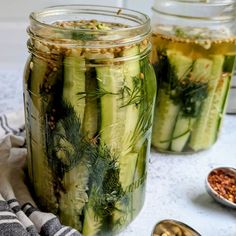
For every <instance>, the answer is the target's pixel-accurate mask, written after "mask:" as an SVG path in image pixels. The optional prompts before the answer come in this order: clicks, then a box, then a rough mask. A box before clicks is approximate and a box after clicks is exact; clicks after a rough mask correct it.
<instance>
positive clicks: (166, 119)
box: [152, 89, 180, 151]
mask: <svg viewBox="0 0 236 236" xmlns="http://www.w3.org/2000/svg"><path fill="white" fill-rule="evenodd" d="M179 111H180V106H178V105H175V104H174V103H173V101H172V100H171V99H170V97H169V94H166V91H165V90H164V89H159V91H158V95H157V101H156V110H155V115H154V117H155V119H154V123H153V133H152V145H153V146H154V147H155V148H157V149H158V150H160V151H164V150H168V149H169V146H170V143H171V136H172V133H173V129H174V127H175V122H176V119H177V116H178V113H179Z"/></svg>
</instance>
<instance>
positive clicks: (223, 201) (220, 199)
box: [206, 167, 236, 209]
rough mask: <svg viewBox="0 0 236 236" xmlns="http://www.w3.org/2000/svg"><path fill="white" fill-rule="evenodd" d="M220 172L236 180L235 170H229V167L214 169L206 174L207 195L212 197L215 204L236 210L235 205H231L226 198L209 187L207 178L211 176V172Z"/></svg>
mask: <svg viewBox="0 0 236 236" xmlns="http://www.w3.org/2000/svg"><path fill="white" fill-rule="evenodd" d="M219 170H222V171H223V172H225V173H228V174H230V175H231V176H235V179H236V169H234V168H231V167H219V168H215V169H213V170H211V171H210V173H209V174H208V176H207V178H206V190H207V192H208V193H209V195H210V196H211V197H213V198H214V199H215V200H216V201H217V202H219V203H221V204H223V205H225V206H227V207H231V208H235V209H236V203H233V202H231V201H229V200H227V199H226V198H224V197H223V196H221V195H220V194H219V193H217V192H216V191H215V190H214V189H213V188H212V187H211V185H210V183H209V176H210V175H211V173H212V172H213V171H219Z"/></svg>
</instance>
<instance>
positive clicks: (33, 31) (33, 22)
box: [28, 4, 151, 45]
mask: <svg viewBox="0 0 236 236" xmlns="http://www.w3.org/2000/svg"><path fill="white" fill-rule="evenodd" d="M92 14H93V17H91V18H90V20H92V19H96V18H95V17H98V16H100V17H101V16H106V17H108V18H109V17H110V18H111V19H113V20H114V21H117V23H118V22H119V20H120V21H121V22H129V23H130V25H127V27H121V28H117V29H112V30H97V29H93V30H91V29H78V28H77V29H70V28H62V27H58V26H56V25H53V23H55V22H57V21H60V20H62V21H63V17H65V16H68V17H69V18H71V21H76V20H79V19H80V18H81V16H83V15H86V17H88V16H89V15H91V16H92ZM29 19H30V26H29V27H28V34H29V35H30V36H31V37H37V38H39V39H45V40H50V39H52V40H55V39H56V40H65V39H70V40H72V41H73V39H71V36H70V35H71V32H72V31H73V32H74V33H76V32H77V33H78V32H79V33H83V34H87V35H96V39H94V40H93V39H92V38H89V41H97V39H98V38H100V39H101V40H102V41H105V42H107V43H111V44H113V45H114V44H119V45H123V44H125V45H126V44H130V43H135V42H138V41H141V40H143V38H145V37H147V36H148V35H149V34H150V32H151V26H150V18H149V16H148V15H146V14H144V13H141V12H138V11H135V10H130V9H127V8H119V7H113V6H102V5H86V4H72V5H58V6H50V7H47V8H44V9H42V10H38V11H34V12H32V13H31V14H30V17H29ZM58 19H59V20H58ZM81 20H82V18H81ZM112 23H113V22H112ZM115 23H116V22H115ZM44 31H45V32H44ZM49 32H51V33H54V35H53V34H49ZM131 36H132V37H131ZM72 41H71V43H72ZM74 41H75V40H74ZM77 41H78V40H77ZM74 43H75V42H74ZM99 44H100V45H101V42H100V43H99Z"/></svg>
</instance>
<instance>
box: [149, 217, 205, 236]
mask: <svg viewBox="0 0 236 236" xmlns="http://www.w3.org/2000/svg"><path fill="white" fill-rule="evenodd" d="M152 236H201V235H200V234H199V233H198V232H197V231H196V230H194V229H192V228H191V227H190V226H188V225H186V224H184V223H182V222H180V221H176V220H162V221H160V222H158V223H157V224H156V225H155V227H154V229H153V232H152Z"/></svg>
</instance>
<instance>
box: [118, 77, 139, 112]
mask: <svg viewBox="0 0 236 236" xmlns="http://www.w3.org/2000/svg"><path fill="white" fill-rule="evenodd" d="M132 82H133V89H130V88H129V87H128V86H126V85H125V86H124V87H123V88H122V89H121V94H122V99H124V98H125V99H127V101H126V102H125V103H124V104H123V105H122V106H121V108H122V107H126V106H129V105H136V106H137V105H139V104H140V103H141V101H142V96H141V90H142V83H141V79H140V78H139V77H137V76H134V77H133V78H132Z"/></svg>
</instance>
